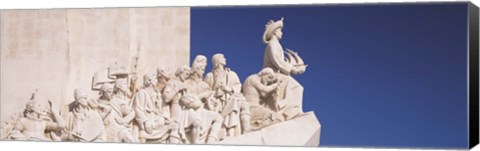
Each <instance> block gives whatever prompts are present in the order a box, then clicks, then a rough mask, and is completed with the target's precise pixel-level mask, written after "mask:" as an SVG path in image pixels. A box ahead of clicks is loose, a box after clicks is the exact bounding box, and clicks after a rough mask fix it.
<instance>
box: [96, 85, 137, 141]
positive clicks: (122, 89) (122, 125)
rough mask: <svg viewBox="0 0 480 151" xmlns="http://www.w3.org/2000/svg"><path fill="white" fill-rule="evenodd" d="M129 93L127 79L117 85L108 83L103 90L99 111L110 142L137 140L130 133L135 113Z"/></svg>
mask: <svg viewBox="0 0 480 151" xmlns="http://www.w3.org/2000/svg"><path fill="white" fill-rule="evenodd" d="M128 91H130V90H129V88H128V83H127V79H117V80H115V85H112V84H109V83H106V84H104V85H103V86H102V88H101V94H102V96H101V97H100V99H99V101H98V111H99V113H100V116H101V117H102V119H103V124H104V125H105V129H106V132H107V141H109V142H134V140H135V139H134V137H133V136H132V132H131V131H130V123H131V121H132V120H133V118H134V117H135V112H134V111H133V109H132V108H131V107H130V105H129V99H128V98H127V94H128ZM114 92H115V95H113V93H114ZM102 98H103V99H102Z"/></svg>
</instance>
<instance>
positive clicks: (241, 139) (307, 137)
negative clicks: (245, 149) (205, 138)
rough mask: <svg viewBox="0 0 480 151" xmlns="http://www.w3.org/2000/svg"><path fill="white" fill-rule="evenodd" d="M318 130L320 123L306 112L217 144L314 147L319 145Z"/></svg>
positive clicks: (311, 114)
mask: <svg viewBox="0 0 480 151" xmlns="http://www.w3.org/2000/svg"><path fill="white" fill-rule="evenodd" d="M320 130H321V125H320V122H319V121H318V119H317V117H316V116H315V114H314V113H313V112H307V113H304V115H300V116H299V117H296V118H294V119H292V120H288V121H285V122H281V123H277V124H274V125H271V126H268V127H265V128H263V129H261V130H258V131H254V132H249V133H246V134H243V135H240V136H236V137H231V138H226V139H225V140H223V141H219V142H217V144H224V145H268V146H311V147H316V146H318V145H320Z"/></svg>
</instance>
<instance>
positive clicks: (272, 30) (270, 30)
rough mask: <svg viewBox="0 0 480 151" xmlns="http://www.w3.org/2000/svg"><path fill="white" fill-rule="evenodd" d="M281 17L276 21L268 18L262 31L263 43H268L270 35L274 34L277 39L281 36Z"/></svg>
mask: <svg viewBox="0 0 480 151" xmlns="http://www.w3.org/2000/svg"><path fill="white" fill-rule="evenodd" d="M282 28H283V18H281V19H280V20H278V21H273V20H270V21H268V23H267V25H265V32H264V33H263V43H268V41H270V39H271V38H272V36H274V35H275V36H276V37H277V38H278V39H281V38H282V35H283V33H282Z"/></svg>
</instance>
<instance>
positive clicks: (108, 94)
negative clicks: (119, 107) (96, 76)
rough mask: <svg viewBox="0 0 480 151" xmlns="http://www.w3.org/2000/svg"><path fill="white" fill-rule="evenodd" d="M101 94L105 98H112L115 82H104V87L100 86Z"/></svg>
mask: <svg viewBox="0 0 480 151" xmlns="http://www.w3.org/2000/svg"><path fill="white" fill-rule="evenodd" d="M100 95H101V96H102V98H103V99H107V100H110V99H112V96H113V84H110V83H104V84H102V87H101V88H100Z"/></svg>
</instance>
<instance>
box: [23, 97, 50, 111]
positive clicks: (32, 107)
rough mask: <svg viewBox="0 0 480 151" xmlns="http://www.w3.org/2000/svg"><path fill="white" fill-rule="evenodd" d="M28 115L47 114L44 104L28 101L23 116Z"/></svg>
mask: <svg viewBox="0 0 480 151" xmlns="http://www.w3.org/2000/svg"><path fill="white" fill-rule="evenodd" d="M28 113H36V114H38V115H43V114H46V113H45V111H44V109H43V106H42V104H41V103H39V102H38V100H36V99H32V100H30V101H28V102H27V104H26V105H25V111H24V112H23V114H24V115H26V114H28Z"/></svg>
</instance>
